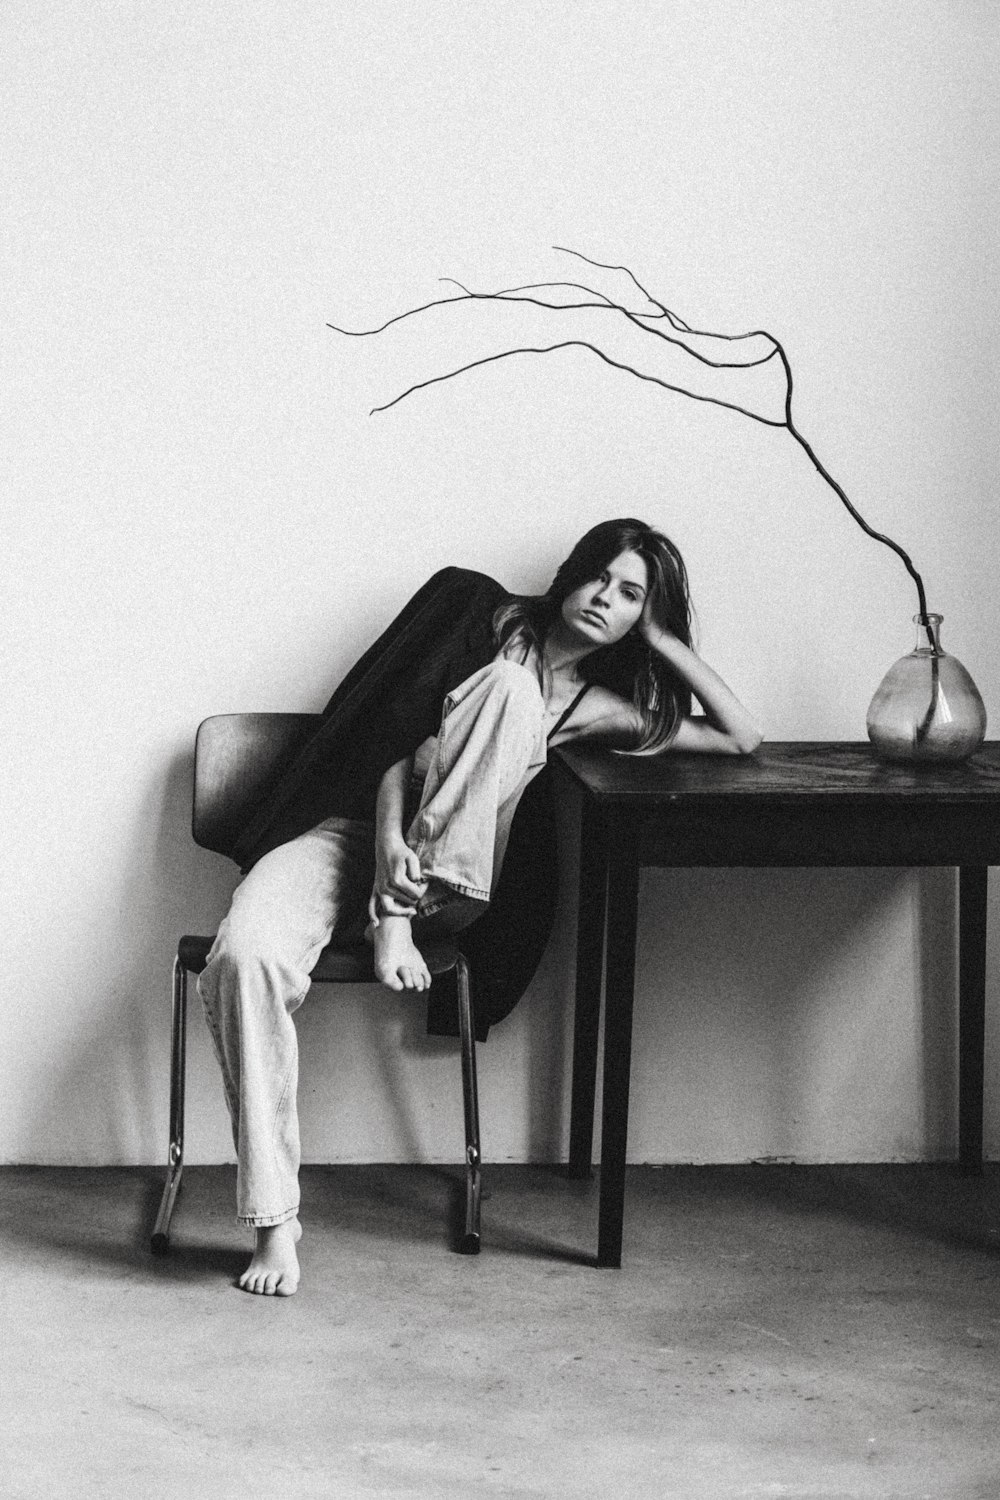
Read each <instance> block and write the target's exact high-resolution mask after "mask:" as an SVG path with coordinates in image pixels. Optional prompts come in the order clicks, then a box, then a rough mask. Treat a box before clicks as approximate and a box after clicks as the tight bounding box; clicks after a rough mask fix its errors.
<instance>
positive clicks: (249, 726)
mask: <svg viewBox="0 0 1000 1500" xmlns="http://www.w3.org/2000/svg"><path fill="white" fill-rule="evenodd" d="M318 723H319V716H318V715H316V714H219V715H216V716H215V717H213V718H211V719H206V720H205V721H204V722H203V723H202V724H201V725H200V726H199V728H198V735H197V739H196V741H195V767H194V805H193V815H192V833H193V835H194V839H195V842H196V843H197V844H200V845H201V847H202V848H204V849H212V850H214V851H215V852H216V853H218V854H225V855H230V854H231V852H232V849H233V846H234V844H235V840H236V837H237V835H238V833H239V831H240V829H241V827H242V826H243V825H244V823H245V822H246V819H247V816H248V814H249V812H250V811H251V810H252V809H253V808H254V807H256V806H257V805H259V802H260V799H261V797H262V795H263V794H264V792H265V791H266V790H267V789H268V788H269V787H271V786H273V785H274V782H275V780H276V778H277V776H278V775H279V774H280V772H281V770H282V769H283V767H284V766H285V765H287V764H288V762H289V761H290V760H291V759H292V757H293V755H294V754H295V751H296V750H297V748H298V747H299V746H300V745H301V744H302V742H303V740H304V739H305V738H306V737H307V735H308V734H309V733H310V731H311V730H313V729H314V728H315V727H316V725H317V724H318ZM213 940H214V939H213V938H212V937H193V936H185V937H182V938H181V939H180V942H179V943H178V945H177V956H176V958H175V959H174V967H173V1011H172V1022H171V1033H170V1149H169V1153H168V1157H167V1177H166V1182H165V1183H164V1187H163V1196H162V1198H161V1200H160V1208H159V1212H158V1213H157V1216H156V1223H155V1225H154V1228H153V1233H152V1238H151V1241H150V1248H151V1250H152V1252H153V1254H154V1255H162V1254H164V1253H165V1252H166V1250H167V1248H168V1245H169V1238H170V1220H171V1216H172V1214H173V1211H174V1204H175V1203H176V1200H177V1194H178V1191H179V1189H180V1185H181V1175H182V1173H183V1170H184V1074H185V1054H186V1044H187V982H188V975H189V974H200V973H201V971H202V969H203V968H204V967H205V961H206V959H207V957H208V952H209V949H210V948H211V946H212V942H213ZM423 955H424V959H425V961H426V963H427V967H428V968H429V969H430V971H431V974H432V975H433V976H434V977H435V978H437V977H438V976H440V975H443V974H448V973H451V972H452V971H454V974H455V989H456V992H457V1002H458V1029H459V1037H460V1052H461V1059H462V1101H463V1108H464V1116H465V1227H464V1231H463V1233H462V1234H461V1236H460V1238H459V1240H458V1243H457V1245H456V1249H457V1250H458V1251H459V1253H460V1254H462V1255H478V1253H479V1219H480V1151H479V1102H478V1089H477V1081H476V1038H475V1024H474V1017H473V1006H472V986H471V979H470V973H469V964H468V961H467V959H466V957H465V955H464V953H462V952H461V951H460V950H459V949H458V948H456V947H455V946H453V945H452V944H450V943H436V944H433V945H431V944H428V946H427V947H426V948H425V949H424V950H423ZM312 978H313V982H314V983H316V982H319V983H325V984H369V983H374V982H375V974H374V970H373V966H372V950H371V948H370V947H369V946H368V945H367V944H363V945H360V946H356V947H351V948H338V947H337V946H336V945H335V944H332V943H331V944H330V945H329V946H328V947H327V948H324V950H323V952H322V953H321V954H320V957H319V960H318V962H317V964H316V967H315V968H314V970H313V973H312Z"/></svg>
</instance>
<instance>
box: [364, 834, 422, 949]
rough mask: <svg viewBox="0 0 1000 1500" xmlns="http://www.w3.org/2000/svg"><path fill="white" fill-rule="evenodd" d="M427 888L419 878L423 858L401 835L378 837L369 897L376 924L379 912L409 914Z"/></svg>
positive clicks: (375, 923) (369, 911)
mask: <svg viewBox="0 0 1000 1500" xmlns="http://www.w3.org/2000/svg"><path fill="white" fill-rule="evenodd" d="M426 889H427V882H426V880H422V879H421V878H420V860H419V859H418V858H417V855H416V854H415V853H414V851H413V850H412V849H411V848H410V847H409V845H408V844H407V843H406V842H405V841H404V840H403V839H402V838H385V839H376V841H375V881H374V884H373V885H372V893H371V896H370V897H369V899H368V915H369V917H370V918H371V920H372V924H373V925H374V926H376V927H377V926H378V919H379V917H380V916H384V915H388V916H394V917H409V916H412V915H413V908H414V907H415V906H416V904H417V902H418V901H419V900H420V897H421V896H422V895H423V894H424V892H425V891H426Z"/></svg>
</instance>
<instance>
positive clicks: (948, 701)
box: [868, 614, 986, 760]
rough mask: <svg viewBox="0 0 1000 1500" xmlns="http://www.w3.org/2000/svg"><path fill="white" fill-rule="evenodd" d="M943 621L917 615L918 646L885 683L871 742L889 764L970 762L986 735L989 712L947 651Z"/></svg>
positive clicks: (874, 707)
mask: <svg viewBox="0 0 1000 1500" xmlns="http://www.w3.org/2000/svg"><path fill="white" fill-rule="evenodd" d="M942 618H943V617H942V616H941V615H929V614H928V615H914V616H913V623H914V624H915V625H916V627H917V644H916V646H915V647H914V649H913V650H912V651H911V652H910V654H909V655H908V656H901V657H900V659H899V661H897V662H896V664H895V665H894V666H892V667H890V668H889V670H888V672H886V674H885V676H884V677H883V678H882V681H881V682H880V683H879V686H878V689H877V690H876V693H875V696H874V698H873V699H872V701H871V706H870V707H869V709H868V737H869V739H870V740H871V742H872V745H873V746H874V747H875V751H876V754H878V755H881V756H882V757H883V758H884V759H885V760H965V758H966V757H967V756H969V755H971V754H972V753H973V751H974V750H977V749H978V748H979V746H980V745H981V744H982V742H983V737H984V736H985V734H986V709H985V707H984V705H983V700H982V698H981V697H980V695H979V689H978V688H977V687H976V684H975V683H974V682H973V680H972V678H971V677H970V676H969V673H968V672H967V671H966V670H965V668H964V667H963V666H962V663H961V662H960V661H958V660H956V658H955V657H954V656H949V655H948V654H947V652H945V651H942V650H941V620H942Z"/></svg>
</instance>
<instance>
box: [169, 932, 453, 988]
mask: <svg viewBox="0 0 1000 1500" xmlns="http://www.w3.org/2000/svg"><path fill="white" fill-rule="evenodd" d="M214 941H215V938H214V937H196V936H194V935H193V934H189V935H188V936H186V937H182V938H181V940H180V942H179V943H178V945H177V957H178V958H179V959H180V961H181V963H182V964H183V966H184V968H185V969H187V970H188V972H189V973H191V974H200V973H201V971H202V969H203V968H204V967H205V964H206V962H207V960H208V954H209V950H210V949H211V946H212V944H213V943H214ZM421 952H422V954H423V957H424V962H425V963H426V964H427V967H428V968H429V969H430V971H431V973H432V974H447V973H448V971H449V969H453V968H454V967H455V965H456V964H457V963H458V949H457V948H455V947H453V946H452V944H450V943H428V945H427V947H426V948H422V949H421ZM312 979H313V983H314V984H315V983H319V984H374V983H375V969H374V962H373V953H372V949H371V945H370V944H368V943H357V944H354V945H353V946H351V947H348V948H338V947H337V946H336V944H335V943H330V944H329V945H328V947H326V948H324V949H323V952H322V953H321V954H320V956H319V958H318V959H317V960H316V965H315V967H314V968H313V971H312Z"/></svg>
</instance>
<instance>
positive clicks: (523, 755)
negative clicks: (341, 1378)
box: [199, 519, 761, 1296]
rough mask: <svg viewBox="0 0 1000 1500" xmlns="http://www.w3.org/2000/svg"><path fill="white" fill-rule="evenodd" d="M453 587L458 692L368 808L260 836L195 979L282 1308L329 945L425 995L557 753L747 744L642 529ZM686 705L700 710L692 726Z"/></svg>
mask: <svg viewBox="0 0 1000 1500" xmlns="http://www.w3.org/2000/svg"><path fill="white" fill-rule="evenodd" d="M440 576H441V577H445V575H440ZM448 576H449V578H451V577H454V578H455V579H457V580H458V581H459V582H462V581H463V580H466V579H468V580H475V581H476V583H477V584H478V585H480V586H482V585H488V587H486V588H483V587H477V588H474V589H473V590H472V593H471V598H470V604H469V608H468V610H467V611H466V612H465V615H463V616H462V617H461V618H459V619H456V621H455V626H454V629H455V635H456V638H458V639H460V642H461V643H462V647H461V649H456V650H452V651H451V654H450V655H449V656H448V666H449V669H450V670H451V672H452V675H453V676H454V673H455V669H456V668H455V664H456V663H459V664H460V666H459V670H461V672H462V677H461V680H459V681H457V682H456V683H455V685H454V686H452V687H450V688H449V689H448V690H447V691H446V692H444V693H443V694H442V695H441V696H439V697H438V698H437V700H436V708H434V720H435V721H437V720H438V718H439V716H440V719H439V728H438V730H437V732H436V734H433V735H430V736H427V735H424V734H423V733H421V728H420V725H419V723H418V720H419V717H420V715H419V714H418V713H416V712H414V714H413V716H412V717H413V731H412V734H413V738H412V742H411V743H410V744H409V745H406V729H405V725H404V728H403V730H402V732H401V733H399V734H397V736H396V738H395V739H394V740H392V736H388V738H389V739H390V740H392V743H393V745H394V748H392V749H390V751H389V753H390V754H391V755H393V756H394V757H396V749H398V748H400V746H403V747H405V750H406V753H404V754H402V755H401V756H399V757H396V758H393V759H392V762H391V764H389V765H388V766H387V768H386V769H384V771H383V772H382V773H381V774H380V777H379V779H378V781H377V785H376V790H375V792H374V799H373V800H374V806H373V807H365V806H364V805H363V799H362V803H361V804H359V801H358V796H357V795H355V796H354V799H353V801H352V800H351V799H350V798H348V797H346V795H344V796H342V797H341V798H340V800H339V803H338V799H337V798H335V797H333V795H332V793H331V795H330V799H329V802H330V805H329V807H327V805H326V804H325V803H324V804H323V805H322V806H320V805H319V804H317V803H316V801H315V799H314V800H313V801H312V803H306V804H303V806H304V807H306V808H309V807H311V812H308V811H307V812H305V814H303V812H302V811H301V810H300V812H299V821H300V822H305V823H307V824H308V823H309V822H312V826H308V827H307V828H306V831H304V832H301V833H298V834H297V835H296V836H294V837H286V838H285V839H284V841H283V842H277V843H275V842H274V840H275V838H276V837H280V833H279V834H274V833H272V836H271V838H270V840H265V842H264V844H263V845H262V847H263V849H264V852H263V854H259V853H258V854H257V856H256V862H254V863H253V864H252V868H251V869H250V871H249V873H248V874H247V875H246V877H245V879H244V880H243V882H242V883H241V884H240V885H239V886H238V887H237V889H236V892H235V893H234V896H233V900H232V905H231V907H230V910H229V913H228V915H227V916H226V918H225V920H224V921H223V923H222V925H221V927H220V928H219V932H218V935H217V937H216V940H215V944H214V946H213V948H212V951H211V953H210V954H209V959H208V963H207V965H206V967H205V970H204V972H203V974H202V976H201V979H200V982H199V990H200V993H201V996H202V1000H203V1003H204V1008H205V1014H206V1018H207V1021H208V1025H209V1029H210V1031H211V1033H212V1037H213V1041H214V1044H215V1048H216V1052H217V1054H218V1057H219V1061H220V1064H221V1067H222V1074H223V1080H224V1084H225V1091H226V1100H227V1104H228V1107H229V1112H230V1116H231V1119H232V1124H233V1136H234V1140H235V1143H236V1151H237V1164H238V1165H237V1214H238V1217H239V1219H240V1221H241V1222H242V1223H245V1224H247V1225H248V1226H251V1227H253V1228H254V1230H255V1232H256V1247H255V1251H254V1255H253V1258H252V1260H251V1262H250V1265H249V1266H248V1268H247V1270H246V1271H245V1272H244V1274H243V1276H242V1277H241V1278H240V1285H241V1287H243V1288H244V1290H246V1291H250V1292H258V1293H264V1294H266V1295H277V1296H290V1295H291V1294H292V1293H293V1292H294V1291H295V1290H296V1287H297V1285H298V1278H299V1266H298V1257H297V1254H296V1244H297V1241H298V1239H299V1237H300V1235H301V1229H300V1226H299V1223H298V1206H299V1188H298V1167H299V1137H298V1116H297V1109H296V1098H295V1093H296V1081H297V1063H298V1056H297V1044H296V1035H295V1027H294V1023H293V1022H292V1019H291V1017H292V1012H293V1011H294V1010H295V1009H296V1007H297V1006H298V1005H299V1004H300V1003H301V1001H302V1000H303V998H304V997H305V994H306V992H307V990H308V988H309V975H310V973H311V971H312V968H313V966H314V965H315V963H316V960H317V959H318V957H319V954H320V953H321V951H322V950H323V948H324V947H325V946H326V945H327V944H328V943H329V942H330V941H331V938H336V939H337V940H338V941H343V942H345V943H346V942H350V941H352V940H358V939H360V938H361V937H362V935H365V936H367V938H368V939H369V940H370V941H371V942H372V943H373V945H374V962H375V971H376V974H377V976H378V978H379V979H380V980H381V981H382V983H383V984H385V985H387V986H388V987H389V988H390V989H393V990H410V991H422V990H425V989H426V988H427V987H428V986H429V985H430V982H431V980H430V973H429V972H428V969H427V966H426V964H425V963H424V960H423V958H422V957H421V946H422V945H423V944H424V943H425V942H427V941H433V940H434V939H436V938H441V937H443V936H446V935H448V934H452V933H455V932H458V931H459V930H460V929H462V928H463V927H466V926H468V925H469V924H470V923H471V922H474V921H475V920H476V918H477V917H478V916H480V915H481V914H482V913H483V912H484V911H485V909H486V906H487V904H488V903H489V900H490V893H491V891H492V890H493V888H494V885H495V882H496V880H497V877H498V874H499V871H500V866H501V862H502V860H503V856H504V851H505V848H506V843H507V836H508V833H509V830H510V825H511V820H512V818H513V815H514V812H515V810H516V807H517V804H518V800H519V798H520V797H521V794H522V792H523V791H524V789H525V787H526V786H527V785H528V783H529V782H530V781H531V779H532V778H533V777H534V776H535V775H536V774H537V772H538V771H540V770H541V768H542V766H543V765H544V764H545V759H546V755H547V753H548V750H549V748H550V747H553V746H556V745H560V744H565V743H569V742H571V741H576V740H581V739H584V738H587V739H591V740H595V741H600V742H601V743H602V744H604V745H607V746H609V747H611V748H614V749H618V750H627V751H631V752H633V753H639V754H659V753H662V752H664V751H700V752H708V753H715V754H737V755H739V754H748V753H750V752H752V751H753V750H754V749H756V747H757V745H758V744H759V743H760V739H761V733H760V730H759V729H758V728H757V726H756V724H755V723H754V721H753V719H752V718H751V716H750V715H749V713H748V712H747V710H746V709H745V708H744V707H743V706H742V704H740V703H739V701H738V700H737V699H736V698H735V697H734V695H733V694H732V693H731V692H730V690H729V689H728V688H727V687H726V685H725V684H724V683H723V682H722V680H721V679H720V678H719V677H718V676H717V674H716V673H715V672H713V671H712V669H711V668H710V667H708V666H706V665H705V663H704V662H703V661H702V660H701V659H700V657H699V656H698V655H697V654H696V653H695V651H694V650H693V649H692V647H691V608H690V600H689V595H688V583H687V574H686V570H685V567H684V563H683V560H682V558H681V555H680V553H679V552H678V550H677V548H676V547H675V546H674V545H673V544H672V543H671V542H670V541H669V540H668V539H667V538H666V537H665V536H663V535H662V533H660V532H658V531H656V530H654V529H653V528H652V527H651V526H647V525H646V524H645V523H644V522H641V521H636V520H631V519H626V520H616V521H606V522H604V523H603V524H601V525H599V526H595V527H594V528H593V529H592V530H591V531H588V532H587V534H586V535H585V536H584V537H583V538H582V539H581V540H580V541H579V542H578V543H577V545H576V546H575V547H574V548H573V551H572V552H571V553H570V555H569V557H568V558H567V559H566V561H565V562H564V563H563V565H562V566H561V567H560V568H559V570H558V572H557V573H556V576H555V578H554V580H553V582H552V584H551V586H550V588H549V589H548V591H547V592H546V593H545V594H543V595H541V596H538V597H528V598H519V597H511V596H509V595H506V593H505V591H503V590H501V589H500V588H499V586H498V585H495V584H492V581H491V580H488V579H485V578H483V577H482V575H478V574H466V573H462V572H461V571H460V570H448ZM432 582H433V581H432ZM420 597H421V596H418V599H419V598H420ZM498 599H499V601H500V602H499V604H498ZM409 609H410V610H411V611H412V610H413V605H411V606H409ZM484 609H485V610H488V613H487V615H486V618H484V619H479V620H476V619H475V618H474V616H475V615H476V613H477V612H478V613H479V614H482V613H483V612H484ZM417 614H418V618H419V612H417ZM470 616H471V617H472V618H469V617H470ZM404 617H405V612H404ZM404 617H401V618H404ZM411 628H412V627H411ZM477 629H478V632H479V633H478V637H477V634H476V631H477ZM477 639H478V640H479V641H480V644H478V645H477V644H475V642H476V641H477ZM470 642H471V643H473V644H471V645H470V644H469V643H470ZM435 649H436V648H435ZM476 652H478V656H477V655H476ZM470 653H471V654H470ZM483 656H485V660H481V658H482V657H483ZM470 668H472V670H467V669H470ZM357 670H358V669H355V673H356V672H357ZM416 676H417V677H419V676H420V673H419V672H417V673H416ZM352 677H353V674H349V677H348V679H347V680H346V682H345V685H344V686H347V685H349V684H350V683H351V682H352ZM447 680H448V679H447V676H445V677H443V678H439V677H438V676H436V675H435V674H433V673H428V681H430V682H440V681H444V682H447ZM338 692H341V690H338ZM347 696H348V698H349V697H350V694H348V695H347ZM442 697H443V702H442ZM692 698H694V699H696V700H697V701H698V703H699V704H700V706H701V708H702V710H703V712H702V714H700V715H697V716H692V714H691V712H690V710H691V705H692ZM417 701H419V700H417V699H414V702H417ZM332 702H333V704H334V705H337V704H338V697H337V696H335V698H334V700H332ZM432 707H433V704H432ZM398 719H399V715H398V713H397V715H396V719H395V720H394V721H393V722H394V723H395V724H397V725H398ZM374 732H375V731H373V733H374ZM384 739H386V736H385V735H384V734H383V735H382V736H380V742H381V740H384ZM356 748H360V750H361V751H362V754H361V756H360V761H362V762H363V761H365V760H366V758H367V759H369V760H376V761H377V753H378V752H377V749H376V740H375V739H373V740H372V742H371V744H370V745H367V746H362V747H356ZM305 779H306V778H305V777H304V775H303V776H300V778H299V783H300V791H301V784H302V783H303V781H304V780H305ZM316 779H317V778H316V776H315V774H314V775H313V779H312V784H315V782H316ZM291 784H292V785H294V778H292V783H291ZM286 800H287V799H286ZM300 802H301V796H300ZM324 811H328V812H329V815H328V816H322V813H323V812H324ZM317 813H318V814H319V815H320V816H318V817H317V816H316V815H317ZM345 813H347V814H349V815H345ZM359 813H360V814H361V815H360V816H359V815H358V814H359ZM366 814H367V815H366ZM274 826H276V827H278V828H279V829H280V828H281V827H282V826H283V827H284V829H285V831H286V833H287V832H291V831H292V830H294V827H295V824H294V821H293V822H288V821H287V819H286V821H285V823H284V825H282V823H281V820H280V819H279V820H278V821H277V823H276V824H275V825H274Z"/></svg>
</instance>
